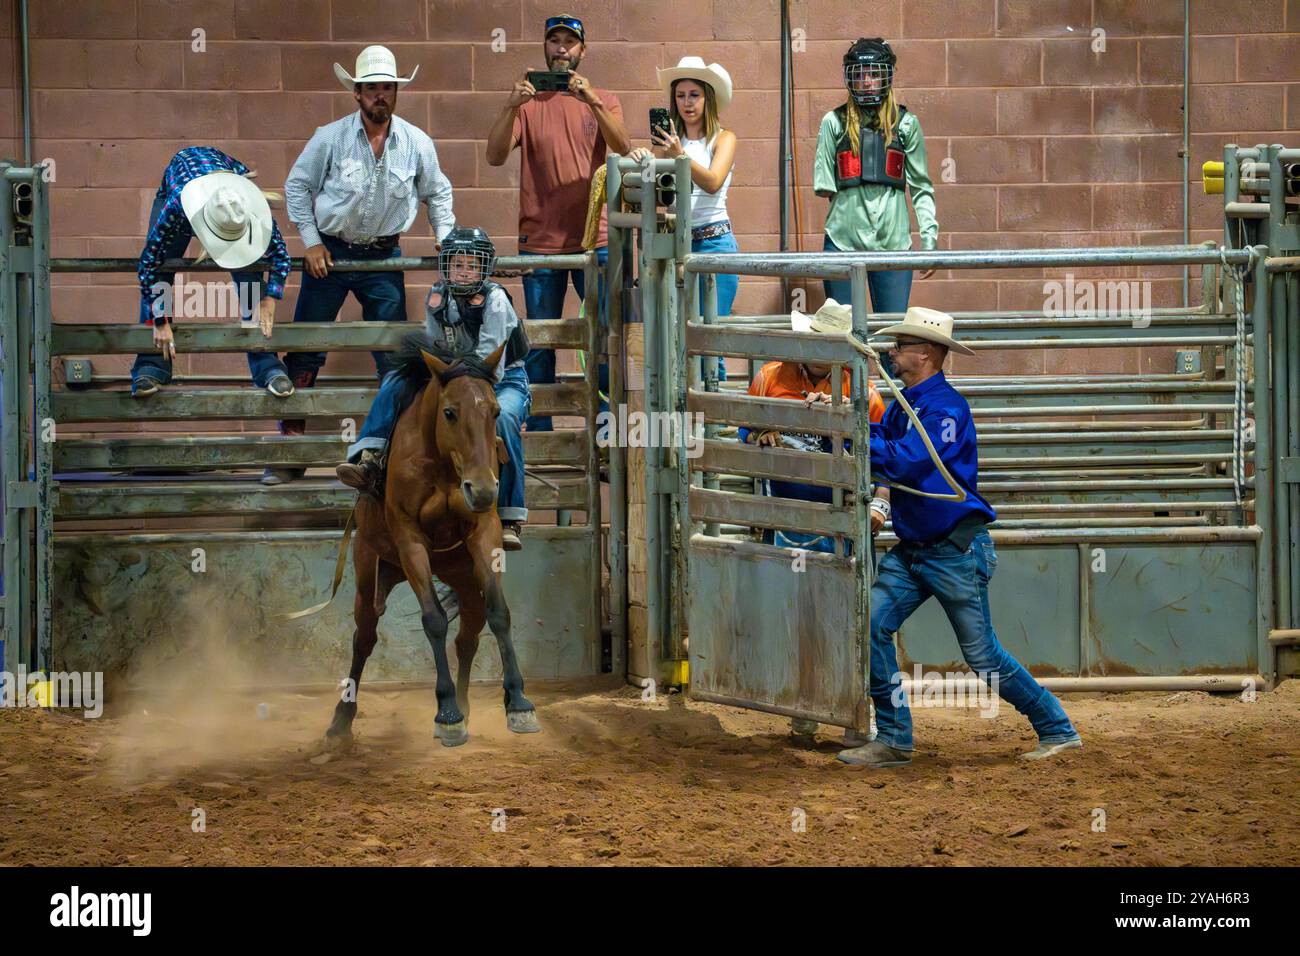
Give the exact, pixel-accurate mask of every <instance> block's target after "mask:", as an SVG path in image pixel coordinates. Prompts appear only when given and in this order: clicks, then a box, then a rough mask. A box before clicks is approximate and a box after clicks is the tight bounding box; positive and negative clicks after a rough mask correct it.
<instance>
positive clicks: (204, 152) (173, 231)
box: [136, 146, 290, 309]
mask: <svg viewBox="0 0 1300 956" xmlns="http://www.w3.org/2000/svg"><path fill="white" fill-rule="evenodd" d="M216 172H231V173H237V174H238V175H240V176H242V175H244V174H245V173H247V172H248V167H247V166H245V165H244V164H243V163H241V162H240V161H239V160H237V159H235V158H234V157H233V156H227V155H226V154H225V153H223V152H222V151H221V150H219V149H217V148H216V147H215V146H188V147H186V148H185V149H182V150H181V151H180V152H179V153H177V154H176V155H175V156H173V157H172V161H171V162H170V163H168V164H167V169H166V171H164V172H163V177H162V185H161V186H160V187H159V190H158V195H159V196H166V202H165V203H164V205H163V207H162V209H161V210H159V212H158V220H157V221H156V222H155V223H154V224H153V228H152V229H150V230H149V236H148V238H147V239H145V243H144V252H142V253H140V263H139V265H138V266H137V267H136V275H137V276H138V277H139V279H140V295H141V297H142V298H143V299H144V300H145V302H147V303H148V304H149V306H150V308H151V309H152V307H153V303H154V300H155V299H156V298H157V297H158V294H159V291H158V290H157V289H156V288H155V287H156V286H157V283H158V272H159V270H160V268H161V267H162V264H163V260H164V258H165V256H164V255H163V250H164V249H168V248H173V243H179V242H180V241H181V240H182V239H184V241H185V242H189V240H190V239H191V238H192V237H193V236H194V230H193V228H192V227H191V226H190V221H189V219H188V218H187V217H186V215H185V210H184V208H182V206H181V190H182V189H183V188H185V184H186V183H188V182H190V181H191V180H194V179H198V178H199V177H200V176H206V175H207V174H208V173H216ZM266 258H267V259H269V260H270V262H271V276H270V279H269V281H268V282H267V284H266V294H267V295H269V296H270V297H271V298H273V299H282V298H284V283H285V280H287V279H288V278H289V268H290V263H289V250H288V249H287V248H286V247H285V244H284V237H283V236H282V235H280V227H279V226H277V225H276V224H275V223H274V222H272V224H271V243H270V245H269V246H267V252H266Z"/></svg>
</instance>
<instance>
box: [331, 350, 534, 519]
mask: <svg viewBox="0 0 1300 956" xmlns="http://www.w3.org/2000/svg"><path fill="white" fill-rule="evenodd" d="M402 385H403V383H402V380H401V379H400V378H398V376H397V373H396V372H389V373H388V374H387V375H385V376H384V381H383V383H382V384H381V385H380V386H379V394H378V395H376V396H375V400H374V401H373V402H372V403H371V405H370V411H369V413H368V414H367V415H366V421H365V424H364V425H362V426H361V433H360V434H359V435H358V436H357V440H356V441H355V442H353V443H352V444H351V445H349V446H348V461H356V460H357V458H359V457H360V456H361V453H362V452H363V451H365V450H366V449H367V448H369V449H372V450H373V451H375V452H378V453H379V454H383V452H384V451H385V450H386V449H387V448H388V439H389V436H391V435H392V433H393V426H394V425H395V424H396V423H397V419H398V416H400V415H401V414H402V408H401V406H400V404H399V403H400V401H401V397H402ZM493 389H494V391H495V392H496V396H497V404H498V405H500V406H501V414H500V415H498V416H497V435H499V436H500V437H501V440H502V441H504V442H505V443H506V451H507V452H508V453H509V455H510V461H509V463H507V464H505V465H502V466H501V476H500V485H499V487H498V488H497V514H498V515H499V516H500V517H501V520H502V521H527V520H528V508H527V506H526V505H525V504H524V439H523V435H522V434H521V433H520V426H522V425H523V421H524V419H525V418H526V417H528V411H529V409H530V408H532V407H533V397H532V394H531V393H530V392H529V391H528V375H527V373H526V372H525V371H524V370H523V368H522V367H519V368H508V369H506V371H505V374H504V375H502V376H501V381H499V382H497V383H496V385H495V386H493Z"/></svg>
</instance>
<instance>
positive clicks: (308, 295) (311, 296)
mask: <svg viewBox="0 0 1300 956" xmlns="http://www.w3.org/2000/svg"><path fill="white" fill-rule="evenodd" d="M321 242H323V243H324V244H325V248H326V249H328V250H329V254H330V256H331V257H332V258H334V259H393V258H396V257H398V256H400V255H401V254H402V251H401V249H399V248H398V247H397V246H394V247H393V248H392V249H361V248H358V247H356V246H350V245H348V244H347V243H346V242H343V241H341V240H339V239H336V238H334V237H333V236H327V235H323V234H322V235H321ZM349 292H351V293H352V294H353V295H354V296H356V297H357V301H358V302H360V303H361V318H363V319H365V321H367V322H405V321H406V281H405V278H404V274H403V273H401V272H334V271H332V270H331V271H330V272H329V273H327V274H326V275H325V277H324V278H321V279H317V278H315V277H314V276H311V275H308V274H307V272H306V271H304V272H303V274H302V288H301V289H300V290H299V291H298V306H297V308H296V309H294V313H293V320H294V321H295V322H333V321H334V320H335V319H337V318H338V315H339V309H341V308H342V307H343V302H344V300H345V299H347V297H348V293H349ZM370 354H371V355H373V356H374V358H375V371H376V373H377V374H378V375H379V377H380V378H383V376H384V373H385V372H387V371H388V367H389V366H388V353H386V352H371V353H370ZM284 362H285V365H286V366H287V367H288V369H289V377H290V378H292V379H293V383H294V385H298V386H303V387H310V386H311V385H314V384H315V383H316V376H317V374H318V373H319V372H320V369H321V366H323V365H324V364H325V353H324V352H289V353H288V354H286V355H285V357H284Z"/></svg>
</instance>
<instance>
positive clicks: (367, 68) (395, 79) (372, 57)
mask: <svg viewBox="0 0 1300 956" xmlns="http://www.w3.org/2000/svg"><path fill="white" fill-rule="evenodd" d="M419 72H420V66H419V64H416V67H415V69H414V70H412V71H411V75H410V76H407V77H401V76H398V75H397V57H395V56H393V51H392V50H390V49H388V47H386V46H368V47H366V48H365V49H364V50H362V51H361V52H360V53H359V54H357V75H356V76H352V75H350V74H349V73H348V71H347V70H345V69H343V67H342V66H340V65H339V64H337V63H335V64H334V75H335V76H337V77H338V78H339V82H340V83H342V84H343V89H345V90H347V91H348V92H349V93H351V92H352V87H353V86H354V85H355V84H357V83H396V84H397V85H398V86H399V87H401V86H405V85H406V84H407V83H410V82H411V81H412V80H413V79H415V74H417V73H419Z"/></svg>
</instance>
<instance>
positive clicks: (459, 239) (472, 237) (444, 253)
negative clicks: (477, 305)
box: [438, 226, 497, 295]
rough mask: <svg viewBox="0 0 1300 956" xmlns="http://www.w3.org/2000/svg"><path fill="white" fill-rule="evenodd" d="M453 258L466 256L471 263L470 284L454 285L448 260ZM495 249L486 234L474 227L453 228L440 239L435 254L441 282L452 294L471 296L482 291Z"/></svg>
mask: <svg viewBox="0 0 1300 956" xmlns="http://www.w3.org/2000/svg"><path fill="white" fill-rule="evenodd" d="M454 256H468V257H470V259H471V260H472V262H473V263H474V275H475V278H474V280H473V281H472V282H455V281H453V280H452V277H451V260H452V258H453V257H454ZM496 260H497V250H496V246H494V245H493V244H492V240H491V239H490V238H489V237H488V234H487V233H486V232H484V231H483V230H482V229H480V228H479V227H478V226H457V227H456V228H455V229H453V230H452V231H451V232H449V233H447V236H446V238H445V239H443V240H442V249H441V250H440V251H439V253H438V268H439V269H441V270H442V279H443V281H444V282H446V283H447V288H448V289H450V290H451V292H452V294H453V295H474V294H476V293H478V292H479V291H481V290H482V288H483V283H485V282H487V280H488V276H490V275H492V268H493V267H494V266H495V265H496Z"/></svg>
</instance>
